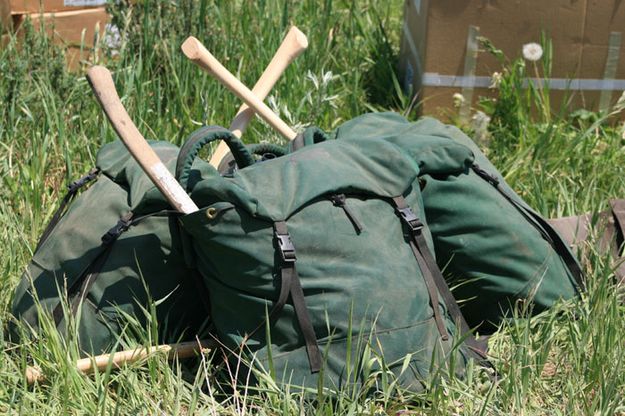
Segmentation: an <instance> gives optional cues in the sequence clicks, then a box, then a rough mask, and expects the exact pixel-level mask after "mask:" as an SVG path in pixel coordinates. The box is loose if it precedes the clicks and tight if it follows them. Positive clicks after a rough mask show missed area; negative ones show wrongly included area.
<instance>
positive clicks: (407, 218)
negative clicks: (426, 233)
mask: <svg viewBox="0 0 625 416" xmlns="http://www.w3.org/2000/svg"><path fill="white" fill-rule="evenodd" d="M397 210H398V211H399V214H400V215H401V219H402V221H404V222H405V223H406V225H407V226H408V227H409V228H410V230H411V231H413V232H418V231H420V230H421V229H422V228H423V223H422V222H421V220H420V219H419V218H418V217H417V216H416V215H415V213H414V212H413V211H412V209H410V207H406V208H397Z"/></svg>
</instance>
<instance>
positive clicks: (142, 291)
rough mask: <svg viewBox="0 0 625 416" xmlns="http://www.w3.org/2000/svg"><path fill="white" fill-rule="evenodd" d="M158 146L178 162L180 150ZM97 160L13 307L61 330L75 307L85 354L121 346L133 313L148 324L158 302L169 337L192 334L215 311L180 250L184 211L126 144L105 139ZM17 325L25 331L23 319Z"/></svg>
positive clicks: (30, 320) (29, 320)
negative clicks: (172, 204)
mask: <svg viewBox="0 0 625 416" xmlns="http://www.w3.org/2000/svg"><path fill="white" fill-rule="evenodd" d="M151 146H152V147H153V148H154V150H155V151H156V153H157V154H158V155H159V157H160V158H161V159H162V160H163V161H164V162H165V164H166V165H168V166H170V167H172V168H173V163H175V160H176V157H177V155H178V148H177V147H176V146H173V145H171V144H168V143H165V142H152V143H151ZM96 166H97V168H96V169H94V170H93V171H91V172H90V173H89V174H88V175H87V176H85V177H83V178H81V179H80V180H78V181H76V182H74V183H73V184H72V185H70V187H69V188H70V191H69V193H68V194H67V196H66V197H65V199H64V200H63V202H62V203H61V207H60V208H59V210H58V211H57V213H56V215H55V216H54V217H53V219H52V221H51V223H50V224H49V225H48V227H47V229H46V231H45V232H44V233H43V235H42V237H41V240H40V241H39V244H38V247H37V249H36V251H35V253H34V256H33V259H32V261H31V262H30V264H29V265H28V267H27V270H26V272H25V273H24V275H23V277H22V280H21V282H20V284H19V285H18V288H17V290H16V293H15V297H14V302H13V315H14V316H15V317H16V318H17V319H18V320H20V321H21V322H22V323H25V324H26V325H28V326H29V327H31V328H32V329H33V330H34V331H37V330H38V329H39V327H40V323H41V322H40V319H41V316H40V311H42V310H43V311H45V312H44V313H46V314H49V318H50V319H51V322H54V324H55V325H56V326H57V328H58V329H59V330H60V331H61V332H62V333H63V331H65V328H66V322H65V321H66V314H67V312H69V313H72V314H74V316H76V317H79V320H78V324H77V332H78V335H79V344H80V349H81V351H82V352H83V353H86V354H100V353H104V352H109V351H110V350H111V349H112V348H114V347H115V346H116V345H117V344H118V338H119V334H120V333H122V331H123V330H124V328H123V327H122V326H121V325H122V323H123V322H127V319H128V318H130V319H134V320H136V321H137V322H138V323H139V324H140V325H141V326H142V327H145V324H146V321H147V317H146V313H150V310H151V308H152V307H154V308H155V309H156V317H157V320H158V324H159V326H158V328H159V336H160V338H161V340H178V339H179V338H180V337H181V336H185V335H187V336H193V335H194V334H195V333H196V332H195V331H197V330H198V328H200V326H201V324H202V322H203V321H204V320H205V319H206V317H207V313H206V308H205V307H204V306H203V303H202V302H203V300H205V298H203V297H202V296H200V292H198V289H197V288H196V286H195V285H194V282H193V280H192V279H193V277H192V276H193V273H192V272H191V271H190V270H189V269H188V268H187V267H186V265H185V263H184V257H183V255H182V253H181V251H180V247H181V243H180V236H179V234H178V230H179V229H178V225H177V219H176V217H177V215H176V214H174V213H171V212H170V211H168V204H167V202H166V201H165V200H164V198H163V197H162V196H161V194H160V193H159V192H158V191H157V190H156V188H155V187H154V185H153V184H152V183H151V182H150V181H149V179H148V178H147V176H146V175H145V174H144V173H143V171H142V170H141V169H140V167H139V165H138V164H137V163H136V162H135V161H134V159H132V157H131V156H130V154H129V153H128V151H127V150H126V148H125V147H124V146H123V145H122V143H121V142H119V141H117V142H114V143H110V144H107V145H105V146H104V147H102V149H101V150H100V151H99V153H98V155H97V161H96ZM92 181H93V183H92V184H91V185H90V186H89V187H88V189H86V190H85V191H84V192H82V193H81V194H80V195H79V196H77V197H76V198H75V199H74V197H75V196H76V194H77V192H78V190H79V189H80V188H81V187H83V186H84V185H86V184H87V183H89V182H92ZM72 199H73V201H72ZM70 202H71V203H70ZM62 296H67V299H68V300H69V306H70V309H71V310H70V311H66V310H64V308H63V307H62V306H61V302H60V299H61V297H62ZM36 300H38V301H39V302H38V303H39V304H40V305H41V308H42V309H41V308H39V307H38V305H37V302H36ZM150 300H152V301H153V302H152V303H151V302H150ZM12 332H13V337H17V336H18V335H17V330H16V326H13V328H12Z"/></svg>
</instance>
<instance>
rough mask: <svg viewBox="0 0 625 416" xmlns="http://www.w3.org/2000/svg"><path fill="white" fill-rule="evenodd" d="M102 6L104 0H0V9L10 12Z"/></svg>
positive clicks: (70, 9)
mask: <svg viewBox="0 0 625 416" xmlns="http://www.w3.org/2000/svg"><path fill="white" fill-rule="evenodd" d="M2 4H4V6H2ZM104 6H106V0H0V9H4V10H8V11H9V13H11V14H31V13H41V12H44V13H48V12H60V11H72V10H78V9H85V8H89V7H104Z"/></svg>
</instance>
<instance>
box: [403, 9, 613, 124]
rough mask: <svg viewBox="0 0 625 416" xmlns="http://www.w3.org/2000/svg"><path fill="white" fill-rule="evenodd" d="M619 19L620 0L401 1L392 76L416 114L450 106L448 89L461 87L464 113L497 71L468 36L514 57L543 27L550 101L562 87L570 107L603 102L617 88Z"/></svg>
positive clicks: (454, 90) (592, 106)
mask: <svg viewBox="0 0 625 416" xmlns="http://www.w3.org/2000/svg"><path fill="white" fill-rule="evenodd" d="M624 25H625V4H623V2H622V1H621V0H580V1H571V0H549V1H544V0H506V1H497V2H492V1H484V0H436V1H434V0H406V1H405V5H404V25H403V30H402V44H401V52H400V74H399V75H400V81H401V82H402V83H403V85H404V87H405V88H406V89H410V88H412V90H413V91H414V92H416V93H417V94H419V100H420V101H421V102H422V105H421V112H422V113H423V114H432V115H438V116H440V115H442V114H443V113H445V112H447V111H450V109H453V94H454V93H457V92H461V93H463V95H465V97H468V99H469V100H470V101H469V102H467V103H466V105H465V108H464V109H463V111H464V113H465V115H466V114H467V113H468V107H469V105H471V104H473V105H475V103H476V101H477V98H478V97H479V96H493V95H494V94H495V91H494V90H490V89H489V88H488V86H489V85H490V83H491V76H492V74H493V73H494V72H496V71H501V65H500V64H499V63H498V62H497V60H496V59H495V58H494V57H493V56H492V55H490V54H489V53H488V52H485V51H481V50H478V42H477V41H476V39H475V38H476V37H477V36H482V37H486V38H488V39H490V40H491V41H492V42H493V43H494V45H495V46H496V47H497V48H499V49H501V50H502V51H503V52H504V53H505V55H506V56H507V57H508V58H510V59H516V58H517V57H519V56H521V50H522V47H523V45H524V44H526V43H530V42H540V39H541V35H542V34H543V33H544V34H545V35H546V36H547V37H548V38H549V39H551V41H552V45H553V58H552V62H553V68H552V72H551V75H550V78H551V79H550V85H551V89H552V91H553V95H554V97H552V102H556V103H560V102H561V101H562V99H563V97H564V96H565V95H567V94H568V95H572V97H571V98H570V100H572V101H574V105H575V106H584V107H586V108H589V109H598V108H600V107H602V108H603V107H607V106H609V105H610V104H611V103H612V104H613V103H614V102H615V101H616V99H617V98H618V97H619V96H620V95H621V93H622V91H623V90H624V89H625V51H621V44H620V43H621V42H620V31H621V30H622V29H621V28H622V27H623V26H624ZM623 42H625V39H623ZM539 76H543V74H539ZM611 78H614V81H612V80H611ZM568 80H572V82H571V83H569V82H568ZM567 88H568V89H570V91H568V92H567ZM452 111H454V110H452ZM463 111H461V114H462V112H463Z"/></svg>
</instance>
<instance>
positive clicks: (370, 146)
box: [177, 130, 473, 390]
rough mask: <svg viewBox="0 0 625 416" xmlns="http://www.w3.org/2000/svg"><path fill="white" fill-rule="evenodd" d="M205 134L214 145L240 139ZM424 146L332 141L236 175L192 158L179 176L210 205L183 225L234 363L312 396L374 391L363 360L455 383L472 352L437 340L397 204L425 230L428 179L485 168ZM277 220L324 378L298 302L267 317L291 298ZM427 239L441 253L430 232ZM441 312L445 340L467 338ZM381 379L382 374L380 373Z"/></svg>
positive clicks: (412, 378)
mask: <svg viewBox="0 0 625 416" xmlns="http://www.w3.org/2000/svg"><path fill="white" fill-rule="evenodd" d="M205 133H206V135H207V137H208V138H207V139H206V140H205V142H209V141H210V140H214V139H219V138H224V137H228V136H229V135H230V133H229V132H227V131H225V130H223V131H221V132H220V131H218V130H213V131H206V132H205ZM420 143H421V144H422V146H423V149H424V150H423V152H418V151H415V152H414V154H412V155H411V154H408V153H407V152H405V151H403V149H401V148H400V147H398V146H397V145H396V144H393V143H390V142H388V141H383V140H378V139H371V140H366V139H361V138H357V140H351V139H347V140H340V141H336V140H330V141H325V142H323V143H318V144H316V145H314V146H305V147H304V148H302V149H301V150H298V151H296V152H294V153H292V154H289V155H286V156H283V157H279V158H276V159H272V160H268V161H265V162H261V163H256V164H254V165H251V166H248V167H246V168H243V169H240V170H238V171H236V172H234V173H233V174H232V175H231V176H220V175H219V174H218V172H217V171H216V170H215V169H213V168H212V167H211V166H209V165H208V164H207V163H204V162H202V161H201V160H199V159H195V160H194V156H195V154H196V152H184V151H183V152H181V155H180V159H179V162H178V169H177V172H178V175H179V178H180V179H181V183H182V185H183V186H185V187H186V188H187V189H188V191H189V192H190V195H191V197H192V199H193V200H194V201H195V202H196V204H198V206H200V207H201V209H200V211H198V212H196V213H193V214H190V215H186V216H184V217H182V218H181V223H182V226H183V229H184V230H185V231H186V232H187V233H188V234H189V235H190V238H191V241H192V244H193V248H194V251H195V256H196V260H195V261H196V264H197V267H198V269H199V270H200V271H201V273H202V275H203V277H204V281H205V282H206V285H207V287H208V289H209V293H210V301H211V302H210V303H211V308H212V310H211V316H212V318H213V322H212V324H213V325H214V327H215V330H216V335H217V337H218V339H219V340H220V341H221V342H222V343H223V344H224V345H225V346H226V348H227V349H228V350H230V351H231V355H232V356H233V357H234V358H236V357H237V356H239V355H242V356H244V357H245V358H246V359H247V360H250V361H253V362H254V363H255V364H256V365H259V366H261V367H262V368H264V369H265V370H271V371H272V373H273V374H274V375H275V377H276V378H277V380H278V381H279V382H282V383H291V384H293V385H297V386H299V385H305V386H309V387H316V386H318V383H319V382H322V383H323V385H324V386H325V387H330V388H336V387H339V386H344V385H346V384H350V383H359V382H362V377H364V376H365V371H364V370H363V363H362V361H361V360H360V358H361V357H362V354H363V352H364V351H369V354H371V355H370V356H382V355H383V357H384V360H385V364H386V365H387V366H388V367H387V370H389V371H393V372H394V373H395V374H396V375H397V376H398V377H399V378H400V380H401V382H402V383H403V384H404V385H405V386H407V387H410V388H413V389H417V390H418V389H421V388H423V382H424V380H427V379H428V377H430V375H431V371H432V370H434V371H435V369H437V368H439V367H440V368H443V369H444V368H445V367H446V366H447V365H448V364H449V362H450V361H452V362H454V363H455V368H453V369H451V371H458V372H461V371H462V370H463V369H464V366H465V364H466V361H467V359H468V357H469V356H471V355H472V353H471V352H470V351H469V350H468V349H467V348H466V347H465V346H461V347H460V348H459V349H458V350H454V349H453V348H452V345H453V343H454V338H453V337H452V338H449V339H448V340H446V341H444V340H443V339H442V337H441V334H440V333H439V331H438V330H437V326H436V324H435V322H434V318H433V309H432V307H431V306H430V298H429V297H428V292H427V289H426V287H425V283H424V277H423V274H422V271H421V269H420V268H419V266H418V264H417V261H416V260H415V256H414V254H413V253H412V251H411V249H410V246H409V244H408V242H407V237H406V236H405V234H406V231H405V229H403V227H402V222H401V220H400V218H399V216H398V214H397V212H396V210H395V208H394V206H393V205H392V201H391V200H390V198H392V197H395V196H399V195H403V196H404V197H405V199H406V201H407V203H408V204H409V206H410V207H411V208H412V210H413V211H414V213H415V214H416V215H417V216H418V217H419V218H420V219H421V220H422V221H424V214H423V212H424V211H423V202H422V199H421V193H420V188H419V181H418V176H419V175H420V174H423V173H424V172H428V171H429V172H437V171H439V170H440V171H446V172H456V173H458V174H460V173H462V172H465V171H466V170H467V167H468V166H469V165H470V164H471V162H472V160H473V156H472V153H471V151H470V150H469V149H468V148H467V147H466V146H463V145H460V144H457V143H456V142H454V141H452V140H447V141H445V142H441V141H440V140H438V139H437V138H435V137H431V138H429V140H428V138H424V140H423V141H421V142H420ZM197 147H198V146H197V144H196V143H193V144H192V145H189V146H187V145H185V146H183V149H185V148H197ZM422 156H425V158H426V159H424V158H423V157H422ZM192 162H193V165H192V167H191V163H192ZM335 194H345V195H346V206H347V207H348V208H349V211H350V213H351V215H352V216H353V217H354V218H357V222H358V223H359V224H360V225H361V226H362V230H361V231H359V230H358V229H357V227H356V226H355V225H354V221H352V220H350V218H349V216H348V215H347V213H346V211H345V210H344V209H343V208H341V207H339V206H337V205H335V204H333V202H332V201H331V200H330V197H331V196H332V195H335ZM276 221H285V223H286V226H287V227H288V232H289V234H290V236H291V240H292V242H293V244H294V246H295V251H296V256H297V260H296V262H295V265H296V269H297V274H298V276H299V281H300V282H301V286H302V287H303V293H304V298H305V304H306V310H307V311H308V313H309V316H310V319H311V322H312V326H313V329H314V334H315V337H316V340H317V343H318V345H319V347H320V349H321V353H322V356H323V360H324V367H323V369H322V371H321V372H320V373H315V374H313V373H311V368H310V366H309V360H308V357H307V354H306V349H305V345H304V344H305V340H304V337H303V335H302V329H301V327H300V325H299V324H298V317H297V316H296V315H297V314H296V311H295V309H294V302H292V299H291V301H289V302H287V304H286V305H285V306H284V308H283V309H282V310H281V311H280V312H279V313H278V314H277V316H272V318H271V319H269V321H268V322H267V321H266V319H265V318H266V317H267V315H268V314H269V313H270V312H271V310H272V308H273V306H274V305H275V304H276V303H277V302H278V299H279V294H280V288H281V274H280V271H281V264H282V263H281V259H280V255H279V250H278V248H277V243H276V238H275V236H274V229H273V227H274V223H275V222H276ZM423 233H424V235H425V238H426V240H427V241H428V243H429V246H430V248H431V247H432V240H431V236H430V234H429V231H428V229H427V226H426V227H425V228H424V229H423ZM443 284H444V282H443ZM437 308H439V311H440V312H441V314H442V316H443V317H444V324H445V326H446V330H447V331H448V332H449V333H450V334H452V335H454V334H456V325H455V323H454V322H453V321H452V320H451V318H450V317H449V316H448V315H447V309H448V307H447V305H445V304H444V302H443V301H442V299H441V298H439V302H438V305H437ZM455 341H458V340H457V339H455ZM452 350H453V351H454V352H453V353H452V352H451V351H452ZM407 355H408V358H407V359H406V358H405V357H406V356H407ZM452 358H453V359H452ZM404 365H405V366H404ZM380 370H381V367H380V366H379V365H374V368H373V371H380Z"/></svg>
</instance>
